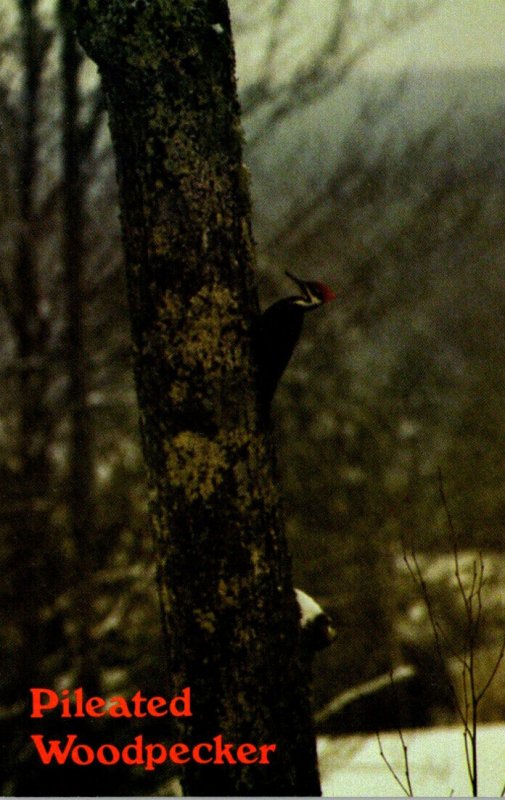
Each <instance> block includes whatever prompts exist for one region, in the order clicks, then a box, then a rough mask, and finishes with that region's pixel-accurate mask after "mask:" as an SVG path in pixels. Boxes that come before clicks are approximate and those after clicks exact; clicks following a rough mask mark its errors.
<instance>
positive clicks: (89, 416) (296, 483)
mask: <svg viewBox="0 0 505 800" xmlns="http://www.w3.org/2000/svg"><path fill="white" fill-rule="evenodd" d="M68 5H69V4H68V2H67V0H54V2H50V0H45V1H44V2H42V0H40V1H39V2H37V0H8V1H7V2H4V4H3V6H2V10H1V12H0V30H1V31H2V33H1V34H0V36H1V40H0V52H1V55H2V60H1V68H0V176H1V177H0V252H1V259H0V337H1V338H0V370H1V375H2V380H1V383H0V395H1V412H0V487H1V494H2V498H1V503H0V559H1V571H2V575H3V578H2V582H1V585H0V598H1V602H0V618H1V624H0V642H1V651H2V654H3V669H2V672H1V681H0V727H1V730H2V736H1V739H2V745H1V748H2V753H1V756H2V758H1V761H2V766H1V770H2V793H3V794H4V795H8V794H18V795H19V794H56V795H57V794H75V793H76V792H77V793H79V794H83V795H84V794H96V793H99V794H101V795H113V794H120V795H121V794H144V795H146V794H152V793H155V792H160V793H163V792H164V793H168V792H169V791H170V778H171V775H170V771H169V770H167V771H166V772H164V773H163V774H162V773H161V771H158V772H157V773H155V774H154V775H150V776H149V775H147V776H146V773H144V772H142V771H140V772H139V773H138V774H137V773H135V772H133V773H132V770H131V769H129V770H128V772H127V773H126V772H125V774H124V775H120V774H119V772H118V770H116V769H114V770H110V768H109V769H108V770H107V769H105V770H104V774H103V775H102V774H100V773H99V772H97V773H95V772H94V771H93V770H92V769H91V768H87V769H86V770H81V771H78V774H77V777H75V776H74V777H72V776H71V774H70V775H69V773H67V772H66V771H65V770H62V768H58V770H55V771H53V770H51V769H50V768H47V767H44V768H42V769H39V768H38V767H37V764H36V763H35V762H34V758H33V752H32V747H31V743H30V740H29V734H30V733H34V732H37V731H36V730H35V727H34V723H33V722H30V721H29V720H28V718H27V700H28V698H27V687H30V686H47V687H54V688H55V689H57V690H61V689H63V688H65V687H68V688H73V687H76V686H80V685H82V686H84V687H85V688H86V691H87V692H88V693H105V694H107V693H109V694H110V693H111V692H112V693H119V694H122V695H124V696H131V694H133V693H134V692H135V691H136V690H137V689H138V688H141V689H142V691H143V693H144V694H154V693H163V692H164V688H163V687H164V657H163V653H162V649H161V637H160V632H159V612H158V601H157V597H156V592H155V581H154V568H153V564H152V558H151V542H150V535H149V532H148V529H147V522H146V490H145V484H144V472H143V466H142V459H141V454H140V450H139V439H138V434H137V411H136V404H135V395H134V389H133V385H132V377H131V370H130V363H129V327H128V317H127V308H126V297H125V287H124V284H123V273H122V253H121V244H120V234H119V223H118V212H117V206H116V189H115V178H114V163H113V155H112V152H111V146H110V141H109V137H108V131H107V122H106V116H105V112H104V107H103V102H102V98H101V95H100V91H99V88H98V82H97V78H96V75H95V71H94V68H93V67H92V65H91V64H90V63H89V62H88V61H87V60H86V59H85V57H84V56H83V54H82V52H81V51H80V50H79V49H77V48H76V45H75V42H74V38H73V31H72V26H71V21H70V19H69V9H68ZM443 5H444V2H443V0H439V2H437V0H395V2H390V1H388V0H370V2H367V3H361V2H357V0H340V2H335V1H334V0H331V2H330V1H329V0H328V2H323V0H319V2H318V3H316V6H314V7H313V3H310V2H306V3H304V2H299V0H261V1H260V2H258V0H255V2H249V0H234V1H233V2H232V3H231V6H232V17H233V23H234V31H235V36H236V42H237V52H238V71H239V83H240V90H241V100H242V105H243V112H244V126H245V129H246V162H247V164H248V166H249V168H250V171H251V176H252V187H253V195H254V204H255V206H254V210H255V220H254V224H255V231H256V238H257V241H258V260H259V263H258V274H259V284H260V290H261V297H262V302H263V304H264V305H266V304H268V303H269V302H271V301H272V300H273V299H274V298H277V297H280V296H282V295H284V294H288V293H289V292H290V291H291V288H290V286H289V285H288V282H287V281H286V279H285V278H284V276H283V271H284V269H286V268H289V269H290V270H293V272H294V273H295V274H300V276H302V277H304V278H313V279H321V280H324V281H325V282H326V283H328V285H330V286H331V287H332V288H334V289H336V290H338V291H339V292H340V293H341V298H340V299H339V300H338V301H337V302H335V303H333V304H332V306H331V307H328V308H325V309H324V310H321V311H319V312H317V314H314V315H311V316H310V318H309V319H307V321H306V326H305V331H304V335H303V339H302V341H301V342H300V344H299V346H298V349H297V351H296V354H295V357H294V358H293V361H292V363H291V366H290V367H289V369H288V371H287V373H286V375H285V377H284V379H283V382H282V385H281V386H280V388H279V390H278V395H277V399H276V401H275V407H274V419H275V425H276V438H277V442H278V450H279V460H280V471H281V475H282V481H283V491H284V498H285V500H284V509H285V517H286V524H287V529H288V535H289V538H290V544H291V550H292V554H293V568H294V575H295V585H297V586H299V587H300V588H302V589H303V590H305V591H307V592H309V593H310V594H311V595H313V596H314V597H316V599H317V600H318V601H319V602H320V603H321V605H323V606H324V607H325V609H327V610H328V612H329V613H330V614H331V615H332V616H333V617H334V619H335V621H336V623H337V628H338V631H339V636H338V637H337V641H336V643H335V644H334V645H333V646H332V647H331V648H330V649H329V650H327V651H326V652H325V653H323V654H321V655H320V656H318V658H317V660H316V663H315V669H314V672H315V677H314V699H315V705H316V708H320V707H321V706H323V705H324V704H325V703H327V702H328V701H329V700H330V699H331V698H333V697H335V696H337V695H339V694H341V693H342V692H344V690H347V689H349V688H350V687H353V686H356V685H357V684H360V683H363V682H366V681H369V680H370V679H372V678H375V677H377V676H380V675H383V674H385V673H387V672H388V671H389V670H390V669H393V668H396V667H398V666H399V665H402V664H409V665H414V666H415V667H416V669H419V670H425V672H426V676H427V677H426V681H427V685H429V686H430V687H433V685H434V684H435V683H436V682H437V681H436V679H435V677H434V676H435V673H437V675H438V676H440V675H441V674H442V672H443V670H442V667H441V665H440V664H437V663H436V662H437V658H436V653H435V652H434V647H433V637H432V634H431V630H430V624H429V619H428V615H427V613H426V610H425V609H424V607H423V604H422V602H421V600H420V598H419V593H418V590H417V587H416V586H415V585H414V584H413V582H412V580H411V577H410V576H409V574H408V571H407V570H406V568H405V565H404V561H403V558H402V546H401V541H402V538H403V539H404V540H405V541H406V542H407V543H408V545H409V546H410V545H411V544H412V545H413V547H414V548H415V551H416V553H417V554H418V556H419V558H420V560H421V562H422V565H423V570H424V575H425V578H426V581H427V584H428V586H429V588H430V592H431V596H432V598H433V602H434V604H435V606H436V608H437V612H438V613H440V617H441V619H442V621H443V625H444V628H445V630H446V631H447V632H448V636H449V637H452V641H453V642H454V653H455V654H456V655H457V651H458V646H459V645H458V642H459V641H460V638H461V637H460V633H461V627H462V625H463V624H464V620H463V617H464V609H462V608H461V602H460V601H459V602H458V597H457V592H456V591H455V580H454V565H453V561H452V555H451V554H452V548H453V541H452V539H453V538H454V537H453V534H451V532H450V530H449V528H450V526H449V525H448V519H447V509H446V508H444V503H443V502H442V497H441V493H440V485H439V474H441V475H442V476H443V487H444V492H445V495H446V498H447V503H448V505H449V507H450V509H451V513H452V519H453V524H454V530H455V531H456V532H457V535H458V548H459V551H460V553H461V556H462V558H463V560H464V559H465V558H466V559H469V563H470V564H471V563H472V553H476V552H478V551H481V552H482V557H483V560H484V565H485V577H486V583H485V586H484V589H485V591H484V592H483V602H484V611H485V620H486V624H485V625H484V626H483V627H482V630H481V638H480V640H479V642H478V655H479V657H480V662H479V663H482V669H483V670H484V669H485V668H486V664H487V663H488V657H489V653H490V652H493V648H496V647H497V646H499V641H500V637H503V624H504V609H503V596H504V590H503V586H504V579H505V553H504V541H505V540H504V536H503V531H504V526H505V488H504V478H505V455H504V454H505V417H504V414H503V407H504V404H505V339H504V334H503V326H504V321H505V320H504V316H505V312H504V309H505V226H504V219H505V148H504V147H503V142H504V133H505V90H504V89H503V87H504V86H505V83H504V80H503V79H504V75H503V71H502V70H500V69H498V68H493V69H491V68H486V67H485V66H483V67H482V68H481V69H478V68H475V67H472V68H470V67H466V68H465V66H464V65H463V66H462V67H461V68H460V69H459V70H458V69H454V70H447V69H445V70H439V71H437V70H436V69H435V68H433V69H431V70H429V69H419V68H417V69H414V68H413V69H411V70H410V71H409V70H408V69H407V70H406V69H403V68H401V69H398V70H397V71H396V72H394V71H393V70H391V69H390V68H382V67H381V64H380V62H376V63H375V66H374V65H373V60H372V61H370V56H371V55H373V54H374V52H376V51H377V49H379V48H382V50H384V49H385V48H386V50H387V47H388V46H389V45H391V44H392V43H393V42H394V41H395V40H396V39H397V38H398V37H399V36H401V35H402V33H404V32H405V31H409V32H410V37H411V39H412V40H413V41H414V42H415V41H416V38H415V37H416V31H417V30H418V29H419V26H420V25H421V24H423V22H426V20H427V19H428V18H429V17H430V15H434V14H439V13H440V7H441V6H443ZM452 5H453V6H454V9H455V10H454V9H453V16H455V15H456V14H457V8H458V3H453V4H452ZM477 5H479V4H477ZM440 19H442V17H440ZM309 34H310V35H309ZM465 563H466V562H465ZM470 569H471V567H470ZM458 637H459V638H458ZM444 667H446V668H447V669H448V670H450V669H451V664H450V663H447V664H445V665H444ZM504 690H505V679H504V677H503V676H502V675H501V674H499V675H498V677H497V680H496V682H495V684H494V688H493V690H492V693H491V694H489V695H488V696H487V698H486V703H483V706H482V715H483V719H485V720H491V719H494V720H496V719H503V718H504V716H505V691H504ZM432 700H433V698H432ZM426 703H427V705H429V706H430V708H429V709H428V711H429V713H428V711H427V708H425V709H423V711H425V712H426V714H425V716H424V717H423V720H422V722H423V723H424V724H426V723H427V722H429V723H432V722H436V721H437V720H439V719H443V720H445V721H447V720H451V719H452V718H453V717H452V716H451V710H450V708H449V706H448V705H447V704H446V703H444V701H443V699H441V696H438V697H436V698H435V699H434V701H433V702H432V701H431V700H430V701H428V700H427V701H426ZM434 709H435V710H434ZM43 722H44V726H43V729H42V730H43V732H47V731H48V722H47V720H44V721H43ZM105 724H106V723H103V725H105ZM109 724H110V722H109ZM355 724H356V723H355ZM364 724H365V723H364ZM412 724H421V721H420V718H417V717H413V719H412ZM148 725H151V726H153V731H150V730H148V729H147V726H148ZM379 725H380V722H379ZM56 726H57V729H61V720H57V722H56ZM58 726H59V728H58ZM69 730H70V731H71V732H77V731H76V726H75V724H73V725H72V726H70V727H69ZM132 730H133V729H132ZM138 732H140V731H139V722H138V721H136V727H135V733H138ZM151 732H152V733H153V735H154V733H156V731H155V730H154V723H153V721H152V720H151V721H150V722H149V721H148V722H147V723H146V728H144V733H146V734H149V733H151ZM82 733H83V736H85V737H86V741H90V740H91V741H92V740H95V741H97V742H103V741H104V740H106V741H109V742H111V741H112V742H115V743H117V744H119V743H121V742H123V741H124V742H125V743H126V742H127V741H129V740H130V739H131V733H132V732H131V730H127V729H126V726H124V725H121V726H118V725H117V724H116V725H115V726H114V725H113V726H112V727H111V729H110V730H107V733H106V737H105V738H104V728H103V727H102V723H101V724H100V725H98V724H97V723H96V722H95V724H94V727H93V728H92V729H90V730H86V726H85V724H84V726H83V729H82ZM156 735H157V736H160V735H161V736H163V737H165V738H166V723H163V727H162V728H161V730H158V732H157V734H156ZM111 772H113V773H114V774H113V776H112V775H111V774H110V773H111ZM74 779H75V780H78V781H79V783H78V784H76V783H75V782H74ZM107 780H108V781H113V784H110V785H109V784H107V783H106V781H107ZM69 781H70V783H69ZM97 787H98V788H97Z"/></svg>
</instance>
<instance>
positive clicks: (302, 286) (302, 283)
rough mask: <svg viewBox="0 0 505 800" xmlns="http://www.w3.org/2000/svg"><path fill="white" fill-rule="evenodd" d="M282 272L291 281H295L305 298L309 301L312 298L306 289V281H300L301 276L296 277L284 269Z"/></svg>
mask: <svg viewBox="0 0 505 800" xmlns="http://www.w3.org/2000/svg"><path fill="white" fill-rule="evenodd" d="M284 274H285V275H287V276H288V278H289V279H290V280H292V281H293V283H296V285H297V286H298V288H299V289H300V291H301V293H302V294H303V296H304V297H305V299H306V300H308V301H310V300H311V299H312V298H311V295H310V292H309V290H308V289H307V283H306V281H302V279H301V278H297V277H296V275H293V273H292V272H289V271H288V270H285V273H284Z"/></svg>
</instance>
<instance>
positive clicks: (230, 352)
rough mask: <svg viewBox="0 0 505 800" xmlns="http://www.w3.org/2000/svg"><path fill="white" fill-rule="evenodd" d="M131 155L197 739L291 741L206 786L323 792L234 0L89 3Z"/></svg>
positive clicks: (182, 647)
mask: <svg viewBox="0 0 505 800" xmlns="http://www.w3.org/2000/svg"><path fill="white" fill-rule="evenodd" d="M76 12H77V23H78V29H79V32H80V37H81V41H82V42H83V44H84V46H85V47H86V49H87V50H88V52H89V54H90V55H91V56H92V57H93V58H94V60H95V61H96V62H97V64H98V66H99V69H100V72H101V76H102V83H103V89H104V92H105V95H106V98H107V104H108V110H109V117H110V126H111V131H112V135H113V141H114V147H115V151H116V158H117V172H118V181H119V188H120V201H121V214H122V227H123V235H124V244H125V249H126V260H127V272H128V276H127V277H128V288H129V300H130V308H131V319H132V332H133V342H134V364H135V376H136V384H137V391H138V399H139V407H140V416H141V431H142V438H143V446H144V452H145V458H146V462H147V466H148V471H149V478H150V487H151V489H150V492H151V498H150V499H151V510H152V517H153V523H154V529H155V536H156V545H157V558H158V565H159V587H160V596H161V602H162V613H163V620H164V624H165V629H166V632H167V638H168V641H169V645H170V664H169V667H170V676H171V686H170V689H171V690H173V691H179V690H180V689H182V688H183V687H184V686H190V687H191V695H192V712H193V716H192V717H191V718H189V719H187V720H185V721H184V725H185V728H184V730H183V737H182V739H181V740H182V741H185V742H186V743H188V744H190V745H191V744H195V743H198V742H205V741H211V740H212V737H214V736H216V735H217V734H222V735H223V737H224V740H225V741H227V742H234V743H235V744H239V743H242V742H252V743H255V744H258V745H259V744H276V745H277V751H276V753H275V755H274V756H273V758H272V763H271V765H270V766H259V765H257V764H255V765H249V766H246V765H239V764H237V765H230V766H212V765H205V766H204V765H198V764H194V763H193V764H188V766H187V767H186V768H185V774H184V777H183V785H184V790H185V792H186V794H192V795H265V794H268V795H270V794H271V795H293V794H299V795H317V794H319V793H320V789H319V780H318V775H317V766H316V759H315V746H314V737H313V732H312V723H311V715H310V709H309V703H308V692H307V675H306V672H305V670H304V668H303V667H302V666H301V663H300V659H299V658H298V646H299V641H298V638H299V637H298V620H297V617H298V612H297V608H296V604H295V600H294V595H293V592H292V586H291V573H290V563H289V556H288V553H287V548H286V542H285V538H284V534H283V531H282V525H281V519H280V513H279V496H278V489H277V486H276V478H275V467H274V463H273V451H272V447H271V443H270V440H269V436H268V431H267V430H265V428H264V425H263V423H262V422H261V419H260V417H259V415H258V407H257V386H256V380H255V369H254V364H253V363H252V358H251V347H250V327H251V325H250V323H251V321H252V319H253V317H254V316H255V315H256V314H257V310H258V309H257V297H256V289H255V283H254V276H253V261H254V254H253V243H252V238H251V231H250V208H249V190H248V177H247V171H246V169H245V167H244V166H243V163H242V140H241V136H242V134H241V126H240V115H239V106H238V102H237V98H236V87H235V79H234V55H233V45H232V39H231V31H230V21H229V14H228V8H227V3H226V2H224V1H223V0H185V1H183V0H178V1H177V2H176V1H173V2H169V1H168V0H164V1H162V0H151V2H149V1H148V2H141V1H140V0H137V2H131V0H130V1H129V2H127V1H126V0H122V1H121V2H120V0H112V1H111V0H87V2H79V3H76Z"/></svg>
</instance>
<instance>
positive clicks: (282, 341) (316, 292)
mask: <svg viewBox="0 0 505 800" xmlns="http://www.w3.org/2000/svg"><path fill="white" fill-rule="evenodd" d="M286 275H287V276H288V277H289V278H291V280H293V281H294V282H295V283H296V284H298V286H299V287H300V289H301V291H302V294H300V295H292V296H290V297H285V298H283V299H282V300H278V301H277V302H276V303H274V304H273V305H271V306H269V308H267V310H266V311H265V312H264V313H263V314H262V315H261V317H260V318H259V319H258V321H257V325H256V329H255V331H254V346H255V352H256V358H257V362H258V368H259V393H260V404H261V408H262V409H263V410H264V411H265V412H268V409H269V408H270V403H271V402H272V398H273V396H274V394H275V390H276V388H277V384H278V383H279V380H280V378H281V376H282V373H283V372H284V370H285V369H286V367H287V365H288V363H289V359H290V358H291V354H292V352H293V350H294V348H295V345H296V343H297V341H298V339H299V338H300V333H301V331H302V327H303V320H304V317H305V314H306V313H307V311H311V310H312V309H314V308H318V307H319V306H320V305H322V304H323V303H327V302H328V301H330V300H333V299H335V297H336V295H335V293H334V292H333V291H332V290H331V289H329V288H328V287H327V286H325V285H324V283H318V282H316V281H302V280H301V279H300V278H295V276H294V275H291V274H290V273H289V272H286Z"/></svg>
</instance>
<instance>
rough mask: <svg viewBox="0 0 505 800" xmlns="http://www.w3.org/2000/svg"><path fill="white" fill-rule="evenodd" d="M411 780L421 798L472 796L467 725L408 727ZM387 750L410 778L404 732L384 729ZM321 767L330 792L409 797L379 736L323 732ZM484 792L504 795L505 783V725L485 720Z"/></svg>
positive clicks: (481, 743)
mask: <svg viewBox="0 0 505 800" xmlns="http://www.w3.org/2000/svg"><path fill="white" fill-rule="evenodd" d="M403 736H404V741H405V744H406V745H407V752H408V761H409V772H410V780H411V783H412V789H413V794H414V795H415V796H418V797H448V796H451V795H452V796H454V797H468V796H470V795H471V788H470V783H469V779H468V773H467V769H466V759H465V747H464V740H463V731H462V728H461V727H447V728H428V729H426V728H425V729H419V730H409V731H404V732H403ZM380 739H381V743H382V748H383V750H384V753H385V755H386V757H387V759H388V761H389V763H390V764H391V766H392V767H393V768H394V770H395V772H396V774H397V775H398V777H399V778H400V779H401V780H402V781H404V782H405V765H404V758H403V751H402V744H401V741H400V738H399V735H398V733H390V732H388V733H382V734H381V737H380ZM318 753H319V766H320V770H321V781H322V786H323V795H324V797H404V796H405V792H403V791H402V789H401V788H400V786H399V785H398V783H397V782H396V781H395V779H394V778H393V776H392V775H391V773H390V771H389V770H388V768H387V766H386V764H385V763H384V761H383V759H382V758H381V755H380V750H379V744H378V741H377V737H376V736H369V735H360V736H342V737H339V738H333V737H327V736H324V737H320V739H319V740H318ZM478 778H479V796H480V797H499V796H500V795H501V794H502V792H503V788H504V785H505V725H504V724H492V725H491V724H490V725H481V726H480V728H479V733H478Z"/></svg>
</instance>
